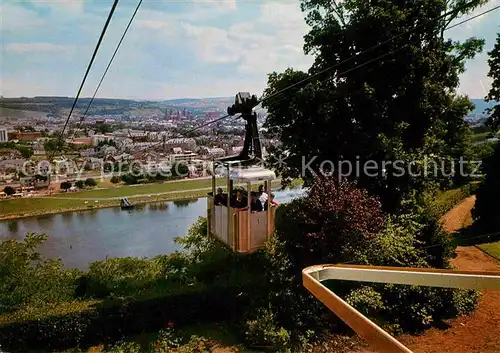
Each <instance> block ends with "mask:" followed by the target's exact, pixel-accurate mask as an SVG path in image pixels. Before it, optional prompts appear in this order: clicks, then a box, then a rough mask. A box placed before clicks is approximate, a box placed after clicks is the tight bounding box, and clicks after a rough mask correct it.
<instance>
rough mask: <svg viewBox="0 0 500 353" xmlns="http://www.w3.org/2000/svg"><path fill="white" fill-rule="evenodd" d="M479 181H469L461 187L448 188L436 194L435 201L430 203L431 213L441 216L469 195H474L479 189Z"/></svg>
mask: <svg viewBox="0 0 500 353" xmlns="http://www.w3.org/2000/svg"><path fill="white" fill-rule="evenodd" d="M478 186H479V184H478V183H469V184H465V185H462V186H461V187H460V188H457V189H451V190H446V191H442V192H440V193H438V194H437V195H436V196H435V201H433V202H431V204H430V213H431V214H432V215H433V216H434V217H441V216H443V215H444V214H446V213H447V212H448V211H450V210H451V209H452V208H453V207H455V206H456V205H458V204H459V203H460V202H462V201H463V200H464V199H466V198H467V197H469V196H471V195H473V194H474V193H475V192H476V190H477V189H478Z"/></svg>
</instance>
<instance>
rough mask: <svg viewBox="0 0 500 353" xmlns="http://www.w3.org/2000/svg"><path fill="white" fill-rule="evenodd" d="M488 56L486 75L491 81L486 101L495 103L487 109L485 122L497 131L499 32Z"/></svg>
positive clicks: (499, 117)
mask: <svg viewBox="0 0 500 353" xmlns="http://www.w3.org/2000/svg"><path fill="white" fill-rule="evenodd" d="M488 56H489V59H488V64H489V66H490V70H489V72H488V76H489V77H491V78H492V83H491V89H490V91H489V92H488V96H487V97H486V101H487V102H496V105H495V106H494V107H493V108H490V109H488V113H489V114H490V116H489V117H488V121H487V124H488V125H489V126H490V127H491V128H492V129H493V130H494V131H498V128H499V126H500V33H497V40H496V43H495V46H494V47H493V49H492V50H491V51H490V52H489V53H488Z"/></svg>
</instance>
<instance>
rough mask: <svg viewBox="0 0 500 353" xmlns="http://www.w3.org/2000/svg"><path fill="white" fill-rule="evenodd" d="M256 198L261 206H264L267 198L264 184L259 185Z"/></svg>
mask: <svg viewBox="0 0 500 353" xmlns="http://www.w3.org/2000/svg"><path fill="white" fill-rule="evenodd" d="M258 198H259V200H260V202H261V203H262V206H264V205H265V204H266V202H267V199H268V198H269V197H268V195H267V193H266V192H265V191H264V185H262V184H261V185H259V193H258Z"/></svg>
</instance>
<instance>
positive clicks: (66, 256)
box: [0, 190, 303, 269]
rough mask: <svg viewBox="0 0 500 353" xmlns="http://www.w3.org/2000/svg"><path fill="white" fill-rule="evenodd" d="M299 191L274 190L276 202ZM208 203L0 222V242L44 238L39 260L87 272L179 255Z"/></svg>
mask: <svg viewBox="0 0 500 353" xmlns="http://www.w3.org/2000/svg"><path fill="white" fill-rule="evenodd" d="M302 192H303V191H302V190H288V191H276V192H274V193H275V195H276V200H277V201H278V203H283V202H287V201H289V200H290V199H292V198H294V197H296V196H298V195H300V194H301V193H302ZM206 208H207V200H206V198H200V199H192V200H185V201H179V200H176V201H173V202H158V203H151V204H143V205H137V206H136V208H135V209H131V210H121V208H120V207H114V208H103V209H92V210H88V211H78V212H69V213H61V214H54V215H44V216H39V217H30V218H22V219H18V220H12V221H5V222H0V239H16V240H22V239H23V238H24V237H25V236H26V234H27V233H29V232H33V233H45V234H47V235H48V239H47V241H46V242H45V243H44V244H43V245H42V246H41V248H40V252H41V253H42V255H44V256H46V257H50V258H56V257H59V258H61V259H62V261H63V263H64V264H65V266H67V267H70V268H80V269H86V268H87V266H88V264H89V263H90V262H93V261H97V260H104V259H105V258H106V257H110V258H111V257H126V256H135V257H151V256H155V255H159V254H166V253H171V252H173V251H176V250H180V246H179V245H178V244H176V243H174V241H173V239H174V238H175V237H179V236H183V235H185V234H187V232H188V230H189V227H190V226H191V225H192V224H193V223H194V222H195V221H196V220H198V218H199V217H205V216H206Z"/></svg>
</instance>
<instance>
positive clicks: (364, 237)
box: [262, 179, 476, 341]
mask: <svg viewBox="0 0 500 353" xmlns="http://www.w3.org/2000/svg"><path fill="white" fill-rule="evenodd" d="M275 229H276V232H275V237H274V238H273V239H270V240H269V241H268V244H267V260H268V262H267V268H266V273H267V274H268V283H269V285H268V290H269V293H266V295H268V296H267V297H266V298H267V300H268V302H270V303H271V305H272V306H271V309H272V310H273V312H274V313H275V316H274V317H275V320H276V326H275V327H276V328H279V327H283V328H284V329H286V330H287V331H288V332H289V334H290V337H291V341H298V340H299V339H300V338H301V336H302V334H303V332H305V331H306V330H307V329H313V330H314V331H316V332H321V331H322V330H323V329H325V328H327V327H331V326H332V318H331V314H330V312H329V311H328V310H326V309H325V308H324V306H323V305H322V304H321V302H319V301H318V300H316V299H314V298H312V297H311V296H310V295H309V294H307V293H306V292H305V291H304V289H303V287H302V278H301V271H302V269H303V268H305V267H307V266H310V265H314V264H320V263H343V262H348V263H358V264H366V265H379V266H398V267H441V268H445V267H448V261H449V259H450V257H451V256H452V254H453V250H454V246H453V244H452V242H451V240H450V239H449V238H450V237H449V236H448V235H447V234H446V233H445V232H443V230H442V229H441V227H440V224H439V222H438V220H437V218H435V217H432V216H431V215H429V214H428V212H426V211H425V209H424V210H421V211H420V212H413V213H407V214H401V215H398V216H394V215H393V216H384V214H383V212H382V210H381V206H380V204H378V205H377V203H376V200H375V199H373V198H372V197H370V196H368V195H367V194H366V193H365V192H362V191H359V190H357V189H356V188H355V186H353V185H350V184H349V183H342V184H336V183H335V182H331V181H327V180H326V181H325V180H322V179H317V180H316V182H315V184H314V185H313V187H312V188H311V190H310V192H309V193H308V195H307V196H305V197H303V198H301V199H296V200H294V201H292V202H290V203H288V204H284V205H281V206H280V207H279V208H278V210H277V214H276V224H275ZM312 235H314V236H312ZM326 285H327V286H328V287H330V288H331V289H332V290H333V291H334V292H335V293H336V294H338V295H340V296H341V297H344V298H347V301H348V302H350V303H351V304H352V305H354V306H355V307H356V308H357V309H358V310H361V311H362V312H363V313H365V314H367V315H369V317H371V318H373V319H374V320H376V321H380V322H381V323H383V324H384V325H389V326H390V327H391V329H392V330H402V331H409V332H415V331H420V330H422V329H425V328H428V327H430V326H432V325H434V324H436V323H438V322H440V321H442V320H444V319H446V318H449V317H453V316H454V315H458V313H461V312H463V311H464V310H466V309H467V308H469V309H470V308H471V307H473V306H474V304H475V303H476V301H475V299H474V296H471V297H470V298H471V301H470V302H464V301H463V300H464V298H465V295H464V294H462V293H459V292H460V291H454V290H448V289H440V288H425V287H407V286H395V285H377V284H361V283H357V282H340V281H338V282H330V283H326ZM457 293H459V294H457ZM469 293H471V292H469ZM262 301H263V302H265V300H262ZM263 305H264V304H263ZM335 322H336V324H337V327H342V326H341V325H340V323H339V322H338V321H335Z"/></svg>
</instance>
